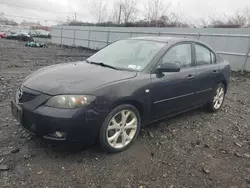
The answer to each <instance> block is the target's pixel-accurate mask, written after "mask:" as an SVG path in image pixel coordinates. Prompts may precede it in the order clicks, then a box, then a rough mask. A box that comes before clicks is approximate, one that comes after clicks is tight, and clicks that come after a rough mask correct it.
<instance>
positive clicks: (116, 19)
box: [109, 3, 121, 24]
mask: <svg viewBox="0 0 250 188" xmlns="http://www.w3.org/2000/svg"><path fill="white" fill-rule="evenodd" d="M120 6H121V4H120V3H115V4H114V5H113V10H112V13H111V15H110V16H109V21H110V22H113V23H118V24H119V11H120Z"/></svg>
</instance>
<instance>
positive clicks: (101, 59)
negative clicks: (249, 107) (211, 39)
mask: <svg viewBox="0 0 250 188" xmlns="http://www.w3.org/2000/svg"><path fill="white" fill-rule="evenodd" d="M229 76H230V66H229V63H228V62H227V61H224V60H222V59H221V57H220V56H219V55H218V54H217V53H216V52H215V51H214V50H212V49H211V48H210V47H209V46H207V45H206V44H204V43H202V42H200V41H196V40H191V39H183V38H167V37H139V38H131V39H125V40H120V41H117V42H114V43H112V44H110V45H109V46H107V47H105V48H103V49H102V50H100V51H99V52H97V53H95V54H94V55H93V56H91V57H90V58H88V59H87V60H85V61H82V62H72V63H67V64H59V65H53V66H50V67H47V68H44V69H40V70H38V71H37V72H35V73H33V74H32V75H30V76H29V77H27V78H26V79H25V81H24V82H23V84H22V85H21V86H20V88H19V90H18V91H17V94H16V98H15V100H13V101H12V103H11V109H12V113H13V115H14V116H15V117H16V119H17V120H18V121H19V122H20V124H21V125H22V126H23V128H24V129H25V130H26V131H27V132H29V133H30V134H35V135H37V136H39V137H42V138H43V139H47V140H55V141H62V142H63V141H81V142H82V143H89V142H90V143H92V142H94V141H96V140H98V141H99V143H100V145H101V146H102V147H103V148H104V149H105V150H106V151H109V152H119V151H122V150H124V149H126V148H127V147H128V146H129V145H131V143H132V141H133V140H134V139H135V138H136V137H137V135H138V133H139V130H140V128H141V127H142V126H145V125H147V124H149V123H151V122H154V121H158V120H160V119H163V118H166V117H170V116H173V115H176V114H179V113H182V112H185V111H188V110H191V109H194V108H197V107H200V106H204V105H205V106H207V107H208V109H210V110H211V111H213V112H215V111H218V110H219V109H220V108H221V106H222V104H223V101H224V96H225V94H226V92H227V89H228V82H229Z"/></svg>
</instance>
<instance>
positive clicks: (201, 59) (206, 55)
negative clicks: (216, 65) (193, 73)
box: [195, 44, 212, 65]
mask: <svg viewBox="0 0 250 188" xmlns="http://www.w3.org/2000/svg"><path fill="white" fill-rule="evenodd" d="M195 51H196V64H197V65H207V64H211V62H212V60H211V52H210V50H209V49H207V48H205V47H203V46H201V45H197V44H196V45H195Z"/></svg>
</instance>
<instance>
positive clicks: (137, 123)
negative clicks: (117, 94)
mask: <svg viewBox="0 0 250 188" xmlns="http://www.w3.org/2000/svg"><path fill="white" fill-rule="evenodd" d="M140 127H141V117H140V114H139V112H138V110H137V109H136V108H135V107H134V106H132V105H129V104H123V105H119V106H117V107H116V108H114V109H113V110H112V111H111V112H110V113H109V115H108V116H107V117H106V119H105V121H104V122H103V125H102V127H101V130H100V134H99V143H100V145H101V147H102V148H103V149H104V150H105V151H107V152H110V153H116V152H121V151H124V150H125V149H127V148H128V147H129V146H130V145H131V144H132V142H133V141H134V139H135V138H136V137H137V136H138V133H139V131H140Z"/></svg>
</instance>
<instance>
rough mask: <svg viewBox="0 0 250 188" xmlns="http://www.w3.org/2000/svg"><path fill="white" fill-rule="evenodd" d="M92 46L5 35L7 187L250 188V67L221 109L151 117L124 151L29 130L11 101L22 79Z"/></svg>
mask: <svg viewBox="0 0 250 188" xmlns="http://www.w3.org/2000/svg"><path fill="white" fill-rule="evenodd" d="M89 54H91V52H90V51H87V50H84V49H77V48H65V47H64V48H62V47H58V46H52V45H50V46H49V47H48V48H28V47H24V43H22V42H17V41H7V40H4V39H2V40H1V39H0V187H4V188H5V187H11V188H12V187H13V188H15V187H18V188H23V187H24V188H29V187H32V188H33V187H34V188H36V187H37V188H38V187H39V188H40V187H42V188H51V187H53V188H54V187H56V188H57V187H58V188H64V187H65V188H85V187H86V188H113V187H114V188H120V187H124V188H131V187H132V188H154V187H160V188H164V187H165V188H184V187H186V188H196V187H198V188H207V187H215V188H247V187H249V188H250V75H239V74H238V75H236V74H234V76H233V77H232V78H231V83H230V88H229V92H228V94H227V97H226V101H225V103H224V106H223V108H222V110H221V111H220V112H218V113H215V114H212V113H209V112H207V111H206V110H205V109H203V108H200V109H197V110H194V111H191V112H188V113H186V114H182V115H179V116H177V117H175V118H171V119H168V120H164V121H162V122H159V123H156V124H154V125H151V126H149V127H148V128H146V129H144V130H142V131H141V132H140V135H139V138H138V139H137V140H136V142H135V143H134V144H133V145H132V146H131V147H130V148H129V149H128V150H126V151H125V152H122V153H118V154H107V153H103V152H102V151H100V149H99V148H98V147H97V146H93V147H91V148H88V149H85V150H81V151H77V152H75V151H72V149H71V148H68V147H63V146H51V145H48V144H46V143H44V142H43V141H40V140H38V139H36V138H31V137H30V136H29V135H28V134H26V133H25V132H24V131H23V130H22V128H21V127H20V126H18V123H17V122H16V121H15V120H14V119H13V117H12V115H11V112H10V105H9V103H10V100H11V99H12V97H13V96H14V93H15V90H16V88H17V87H18V86H19V85H20V84H21V82H22V80H23V79H24V78H25V77H26V76H27V75H28V74H30V73H31V72H32V71H34V70H37V69H39V68H41V67H44V66H47V65H51V64H55V63H62V62H70V61H74V60H83V59H84V58H85V56H88V55H89Z"/></svg>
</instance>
